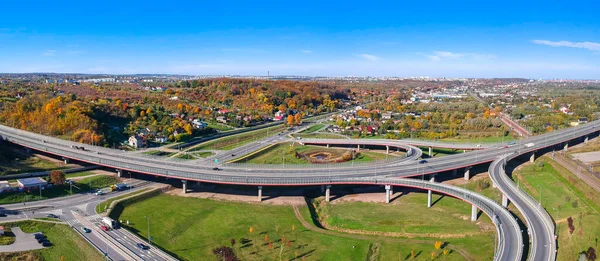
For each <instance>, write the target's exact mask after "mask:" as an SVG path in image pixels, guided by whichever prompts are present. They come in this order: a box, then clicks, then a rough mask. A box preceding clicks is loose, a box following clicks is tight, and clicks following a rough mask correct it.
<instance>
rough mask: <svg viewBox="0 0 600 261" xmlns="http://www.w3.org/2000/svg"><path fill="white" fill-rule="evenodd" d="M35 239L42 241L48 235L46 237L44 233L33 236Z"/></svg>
mask: <svg viewBox="0 0 600 261" xmlns="http://www.w3.org/2000/svg"><path fill="white" fill-rule="evenodd" d="M33 237H34V238H35V239H40V238H46V235H44V234H42V233H35V234H33Z"/></svg>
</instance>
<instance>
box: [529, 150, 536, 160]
mask: <svg viewBox="0 0 600 261" xmlns="http://www.w3.org/2000/svg"><path fill="white" fill-rule="evenodd" d="M534 161H535V152H531V156H529V162H531V163H533V162H534Z"/></svg>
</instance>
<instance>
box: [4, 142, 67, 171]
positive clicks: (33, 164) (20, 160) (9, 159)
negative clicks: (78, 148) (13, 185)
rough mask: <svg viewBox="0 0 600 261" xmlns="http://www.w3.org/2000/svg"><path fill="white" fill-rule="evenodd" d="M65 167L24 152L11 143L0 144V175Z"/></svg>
mask: <svg viewBox="0 0 600 261" xmlns="http://www.w3.org/2000/svg"><path fill="white" fill-rule="evenodd" d="M54 169H65V167H64V166H62V165H61V164H57V163H54V162H51V161H49V160H45V159H41V158H39V157H36V156H33V155H29V154H26V153H25V151H24V150H23V149H19V148H18V147H16V146H12V145H6V144H4V145H0V175H9V174H16V173H25V172H38V171H48V170H54Z"/></svg>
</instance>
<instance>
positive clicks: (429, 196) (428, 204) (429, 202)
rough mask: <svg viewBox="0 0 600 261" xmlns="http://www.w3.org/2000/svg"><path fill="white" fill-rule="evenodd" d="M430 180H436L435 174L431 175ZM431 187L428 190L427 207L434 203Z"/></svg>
mask: <svg viewBox="0 0 600 261" xmlns="http://www.w3.org/2000/svg"><path fill="white" fill-rule="evenodd" d="M429 181H430V182H435V175H433V176H431V179H430V180H429ZM431 194H432V193H431V189H430V190H427V207H428V208H430V207H431V204H432V203H433V201H432V197H431V196H432V195H431Z"/></svg>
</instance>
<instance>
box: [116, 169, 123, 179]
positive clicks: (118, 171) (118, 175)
mask: <svg viewBox="0 0 600 261" xmlns="http://www.w3.org/2000/svg"><path fill="white" fill-rule="evenodd" d="M117 177H119V178H120V177H123V170H120V169H117Z"/></svg>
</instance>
